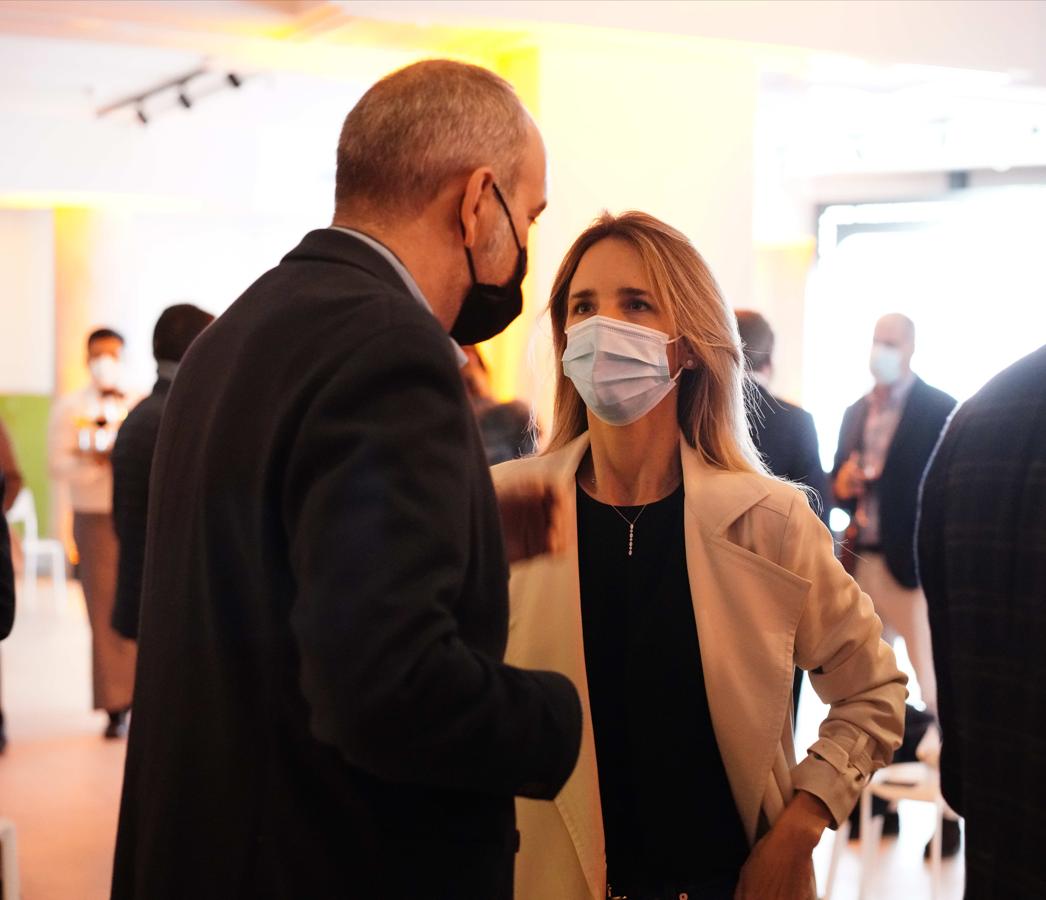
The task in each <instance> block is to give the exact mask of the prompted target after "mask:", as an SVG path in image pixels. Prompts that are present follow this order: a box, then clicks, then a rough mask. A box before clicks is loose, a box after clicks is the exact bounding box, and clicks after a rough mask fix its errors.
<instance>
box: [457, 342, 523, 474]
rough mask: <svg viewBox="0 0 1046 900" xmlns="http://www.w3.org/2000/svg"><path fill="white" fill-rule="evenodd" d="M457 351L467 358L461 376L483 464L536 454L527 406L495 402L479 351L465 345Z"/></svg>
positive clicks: (516, 403)
mask: <svg viewBox="0 0 1046 900" xmlns="http://www.w3.org/2000/svg"><path fill="white" fill-rule="evenodd" d="M461 349H462V350H463V351H464V353H465V356H466V357H468V362H466V363H465V365H464V366H462V368H461V375H462V377H463V378H464V379H465V389H466V391H467V392H468V395H469V401H470V402H471V403H472V409H473V411H474V412H475V413H476V421H477V422H478V423H479V434H480V437H481V438H482V439H483V448H484V449H485V450H486V453H487V462H488V463H489V464H490V465H492V466H494V465H497V464H498V463H503V462H508V460H510V459H520V458H521V457H524V456H530V455H531V454H532V453H536V452H537V448H538V446H537V445H538V433H537V428H536V427H535V426H534V424H533V418H532V416H531V414H530V407H528V406H527V405H526V404H525V403H521V402H520V401H519V400H511V401H509V402H508V403H498V401H497V400H495V399H494V395H493V392H492V391H491V389H490V373H489V371H488V370H487V364H486V363H485V362H484V361H483V356H482V354H480V352H479V348H477V347H474V346H472V345H468V346H465V347H462V348H461Z"/></svg>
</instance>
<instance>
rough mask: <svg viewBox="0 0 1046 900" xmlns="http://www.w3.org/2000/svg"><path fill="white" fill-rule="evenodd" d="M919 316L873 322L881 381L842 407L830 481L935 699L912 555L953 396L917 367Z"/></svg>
mask: <svg viewBox="0 0 1046 900" xmlns="http://www.w3.org/2000/svg"><path fill="white" fill-rule="evenodd" d="M914 353H915V324H914V323H913V322H912V320H911V319H909V318H908V317H907V316H904V315H901V314H900V313H890V314H888V315H885V316H883V317H882V318H881V319H879V321H878V322H876V324H875V332H874V334H873V337H872V351H871V357H870V359H869V368H870V369H871V373H872V377H873V378H874V379H875V385H874V387H873V388H872V390H871V391H869V392H868V393H867V394H866V395H865V396H863V397H861V399H860V400H858V401H857V402H856V403H854V404H853V405H852V406H850V407H849V408H848V409H847V410H846V413H845V414H844V416H843V422H842V427H841V428H840V431H839V444H838V447H837V449H836V454H835V464H834V467H833V470H832V481H833V487H834V491H835V497H836V502H837V505H839V506H840V507H841V508H843V509H845V510H846V511H847V512H849V513H850V514H851V524H850V528H849V529H848V532H847V541H846V544H847V549H846V551H844V554H845V556H846V562H847V565H848V566H849V567H850V568H852V570H853V574H854V577H855V578H856V579H857V581H858V583H859V584H860V585H861V586H862V587H863V588H864V590H866V591H867V592H868V593H869V594H870V595H871V597H872V600H873V601H874V603H875V609H876V612H878V614H879V616H880V617H881V618H882V620H883V624H884V626H885V627H886V634H887V637H888V639H890V640H891V641H892V640H893V639H894V638H896V637H897V636H900V637H902V638H904V642H905V646H906V648H907V651H908V656H909V658H910V659H911V661H912V667H913V668H914V669H915V677H916V679H917V680H918V683H919V691H920V694H921V696H922V699H923V702H924V703H925V704H926V706H927V708H928V709H929V710H930V712H935V711H936V708H937V684H936V679H935V677H934V671H933V657H932V649H931V645H930V626H929V620H928V618H927V611H926V598H925V597H924V596H923V593H922V590H921V588H920V587H919V578H918V573H917V571H916V564H915V518H916V509H917V502H918V494H919V483H920V481H921V480H922V475H923V471H924V469H925V468H926V464H927V462H929V459H930V455H931V454H932V453H933V448H934V447H935V446H936V444H937V439H938V437H939V436H940V433H941V430H942V429H943V428H944V424H945V422H946V421H947V419H948V416H949V415H950V414H951V412H952V410H953V409H954V408H955V399H954V398H953V397H950V396H948V394H945V393H944V392H943V391H940V390H938V389H937V388H934V387H931V386H930V385H928V384H927V383H926V382H925V381H923V380H922V379H921V378H919V377H918V376H917V375H916V374H915V373H914V372H913V371H912V355H913V354H914Z"/></svg>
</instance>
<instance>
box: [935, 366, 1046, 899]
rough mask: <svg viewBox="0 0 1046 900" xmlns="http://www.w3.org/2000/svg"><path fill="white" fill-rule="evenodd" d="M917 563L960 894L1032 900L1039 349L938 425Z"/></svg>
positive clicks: (1041, 538) (1044, 403)
mask: <svg viewBox="0 0 1046 900" xmlns="http://www.w3.org/2000/svg"><path fill="white" fill-rule="evenodd" d="M919 571H920V574H921V576H922V581H923V590H924V591H925V592H926V599H927V601H928V603H929V610H930V632H931V634H932V636H933V659H934V666H935V668H936V670H937V693H938V707H939V709H938V712H939V716H940V721H941V732H942V737H943V743H942V755H941V784H942V788H943V791H944V796H945V797H946V798H947V800H948V802H949V803H950V804H951V805H952V807H953V808H954V809H955V811H956V812H958V813H960V814H961V815H963V816H965V817H966V896H967V897H968V898H971V900H980V898H987V897H999V898H1003V897H1006V898H1010V897H1046V856H1044V855H1043V848H1044V847H1046V813H1044V810H1046V781H1044V780H1043V774H1042V767H1043V758H1044V754H1046V716H1044V705H1043V692H1044V686H1046V653H1044V652H1043V648H1044V647H1046V347H1042V348H1040V349H1039V350H1037V351H1035V352H1034V353H1032V354H1031V355H1030V356H1026V357H1025V358H1024V359H1022V360H1020V361H1019V362H1017V363H1015V364H1014V365H1013V366H1011V367H1010V368H1009V369H1007V370H1005V371H1004V372H1002V373H1001V374H1000V375H997V376H996V377H995V378H993V379H992V380H991V381H989V382H988V384H987V385H985V386H984V387H983V388H982V389H981V390H980V391H979V392H978V393H977V394H976V395H975V396H974V397H972V398H971V399H970V400H968V401H967V402H966V403H964V404H963V405H962V407H961V408H960V409H959V411H958V412H956V414H955V416H954V417H953V418H952V421H951V423H950V424H949V425H948V429H947V431H946V432H945V434H944V437H943V438H942V439H941V443H940V446H939V447H938V448H937V452H936V453H935V455H934V457H933V461H932V462H931V464H930V467H929V469H928V470H927V472H926V480H925V482H924V483H923V489H922V511H921V514H920V519H919Z"/></svg>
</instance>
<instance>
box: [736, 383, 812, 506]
mask: <svg viewBox="0 0 1046 900" xmlns="http://www.w3.org/2000/svg"><path fill="white" fill-rule="evenodd" d="M752 383H753V385H754V387H755V390H756V395H755V396H754V397H752V398H751V399H750V400H749V404H750V407H752V408H751V409H750V411H749V414H748V421H749V425H750V428H751V431H752V438H753V440H754V441H755V445H756V447H757V448H758V449H759V450H760V452H761V453H762V454H763V457H764V458H765V459H766V464H767V466H768V467H769V469H770V471H771V472H773V473H774V474H775V475H777V476H779V477H780V478H787V479H789V480H790V481H798V482H800V483H802V484H805V485H807V486H808V487H811V488H813V489H814V490H815V491H816V492H817V497H818V501H819V502H812V503H811V505H812V506H813V508H814V511H815V512H817V514H818V515H819V516H820V517H821V519H822V521H824V522H827V521H828V508H829V507H830V506H831V503H832V500H831V495H830V494H829V493H828V479H827V477H826V476H825V473H824V469H822V468H821V455H820V452H819V451H818V446H817V429H816V428H815V427H814V418H813V416H811V415H810V413H808V412H807V411H806V410H805V409H803V408H802V407H800V406H796V405H795V404H794V403H789V402H788V401H787V400H782V399H781V398H780V397H775V396H774V395H773V394H771V393H770V391H768V390H767V389H766V388H765V387H763V386H762V385H761V384H759V383H757V382H752Z"/></svg>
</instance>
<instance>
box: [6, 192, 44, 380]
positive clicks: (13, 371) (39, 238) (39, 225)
mask: <svg viewBox="0 0 1046 900" xmlns="http://www.w3.org/2000/svg"><path fill="white" fill-rule="evenodd" d="M53 387H54V224H53V220H52V216H51V214H50V213H49V212H44V211H28V210H0V394H49V393H50V392H51V390H52V388H53Z"/></svg>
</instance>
